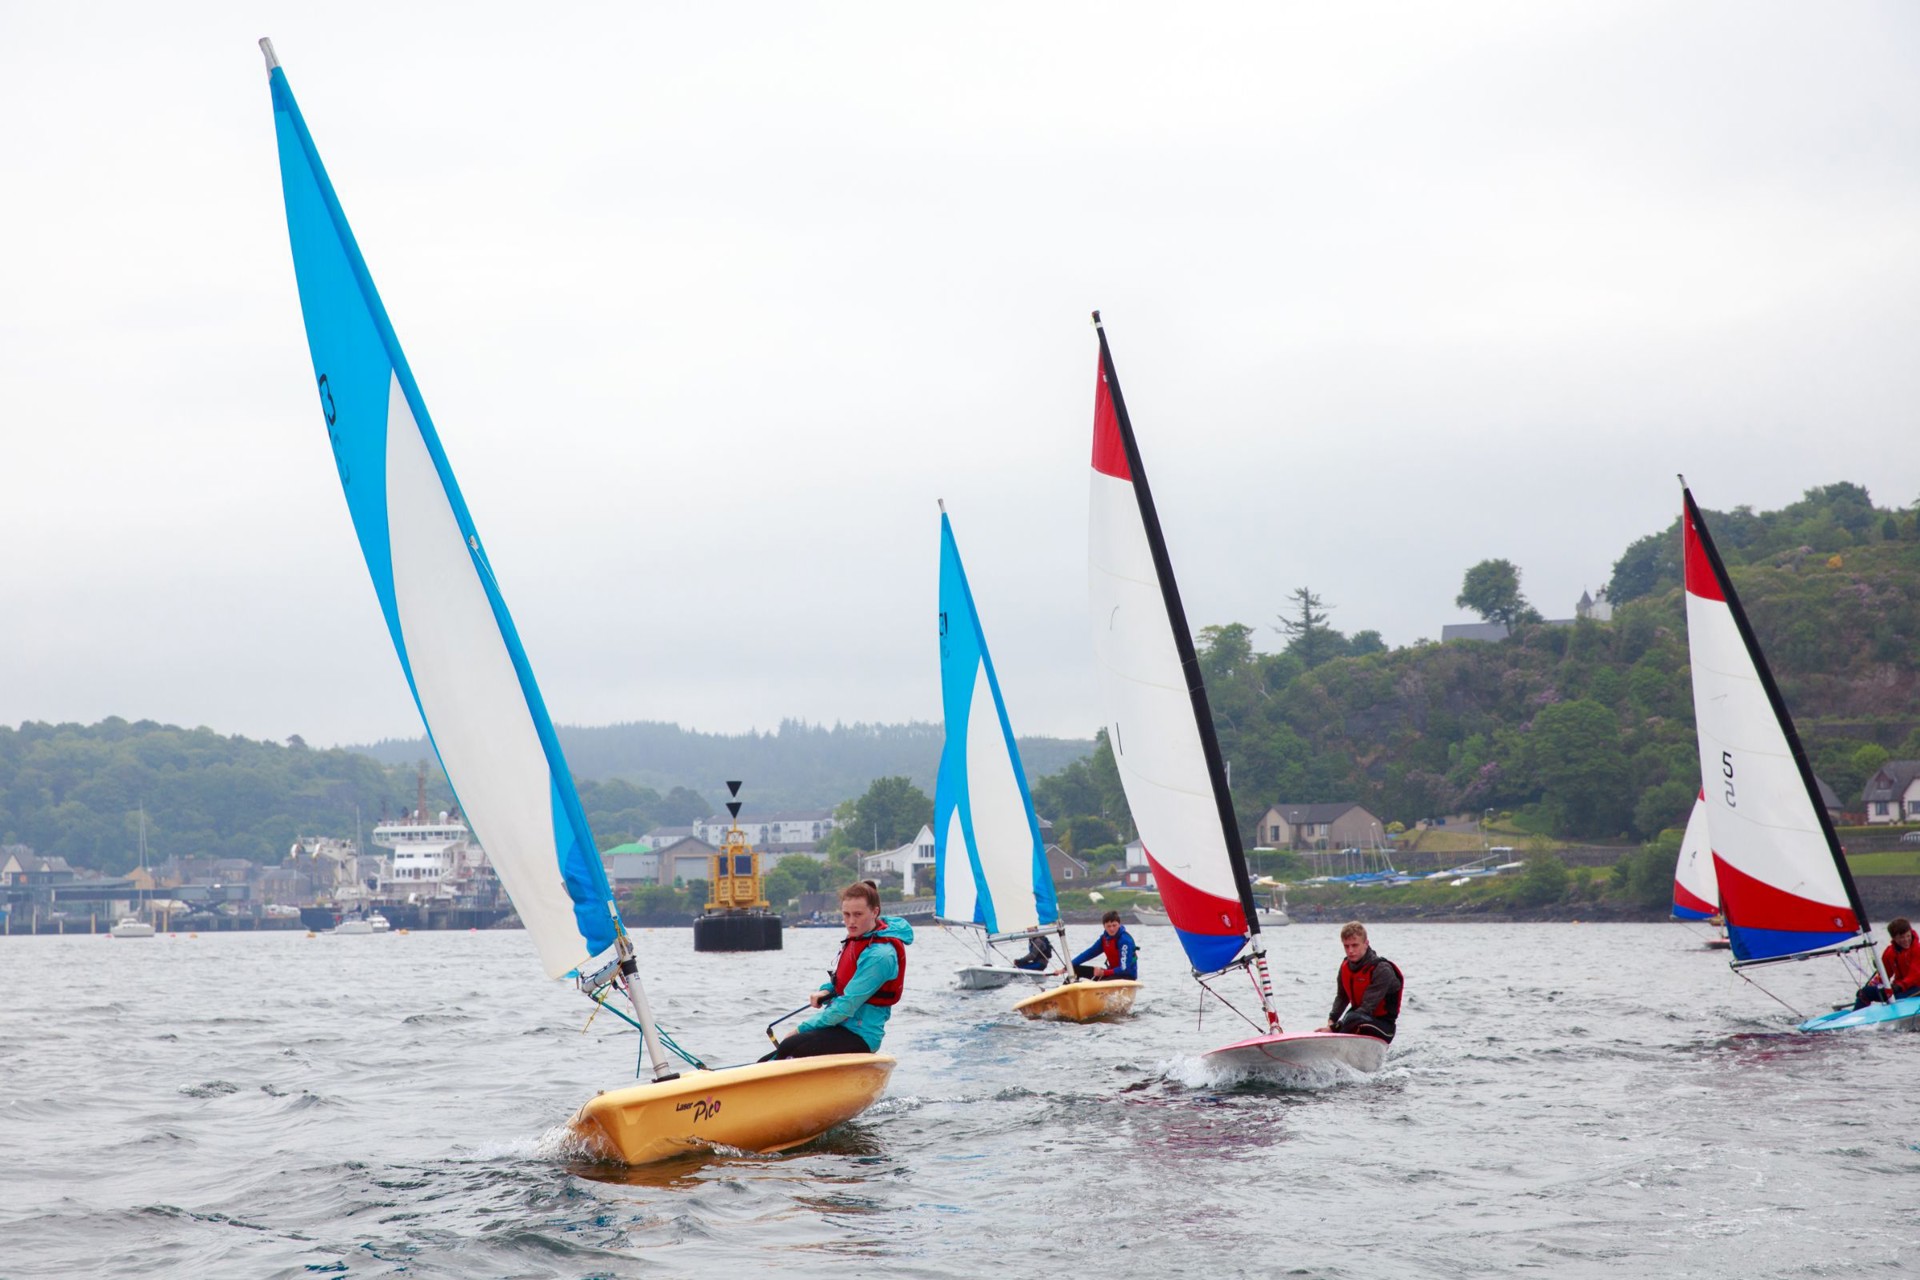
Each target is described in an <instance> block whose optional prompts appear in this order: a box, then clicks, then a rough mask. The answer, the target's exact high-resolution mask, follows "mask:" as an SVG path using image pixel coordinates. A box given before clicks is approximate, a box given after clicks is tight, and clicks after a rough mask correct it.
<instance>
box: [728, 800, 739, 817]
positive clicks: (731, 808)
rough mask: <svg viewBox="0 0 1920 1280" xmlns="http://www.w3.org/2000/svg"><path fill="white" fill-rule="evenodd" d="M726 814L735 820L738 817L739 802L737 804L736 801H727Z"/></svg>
mask: <svg viewBox="0 0 1920 1280" xmlns="http://www.w3.org/2000/svg"><path fill="white" fill-rule="evenodd" d="M727 812H728V813H730V814H732V815H733V816H734V817H736V818H737V817H739V816H740V802H739V801H738V800H729V801H727Z"/></svg>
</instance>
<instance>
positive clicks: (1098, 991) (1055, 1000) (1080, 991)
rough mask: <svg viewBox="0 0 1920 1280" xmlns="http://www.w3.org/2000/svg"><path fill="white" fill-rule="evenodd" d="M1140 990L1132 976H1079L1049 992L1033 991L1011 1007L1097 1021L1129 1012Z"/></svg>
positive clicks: (1058, 1017) (1059, 1019)
mask: <svg viewBox="0 0 1920 1280" xmlns="http://www.w3.org/2000/svg"><path fill="white" fill-rule="evenodd" d="M1139 990H1140V984H1139V982H1137V981H1135V980H1134V979H1132V978H1106V979H1101V978H1079V979H1076V980H1074V981H1072V982H1068V983H1064V984H1063V985H1061V986H1058V987H1055V988H1053V989H1052V990H1050V991H1039V992H1035V993H1034V994H1033V995H1030V996H1028V997H1027V998H1026V999H1024V1000H1020V1001H1016V1002H1015V1003H1014V1006H1013V1007H1014V1009H1015V1011H1017V1012H1019V1013H1021V1014H1024V1015H1025V1016H1027V1017H1029V1018H1038V1019H1043V1020H1050V1021H1056V1022H1098V1021H1101V1020H1102V1019H1105V1018H1124V1017H1126V1016H1127V1015H1128V1014H1130V1013H1132V1012H1133V997H1134V995H1135V993H1137V992H1138V991H1139Z"/></svg>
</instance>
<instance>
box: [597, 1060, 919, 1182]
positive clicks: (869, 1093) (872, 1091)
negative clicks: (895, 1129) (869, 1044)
mask: <svg viewBox="0 0 1920 1280" xmlns="http://www.w3.org/2000/svg"><path fill="white" fill-rule="evenodd" d="M896 1061H897V1060H896V1059H895V1058H893V1057H892V1056H890V1055H888V1054H883V1053H836V1054H827V1055H824V1056H822V1057H817V1058H792V1059H788V1060H786V1061H783V1062H754V1063H749V1064H747V1065H746V1066H741V1067H724V1068H722V1069H721V1070H718V1071H689V1072H687V1073H686V1074H684V1075H682V1076H679V1077H677V1078H675V1079H672V1080H660V1081H651V1082H647V1083H643V1084H635V1085H629V1086H627V1087H626V1088H624V1089H609V1090H607V1091H606V1092H604V1093H599V1094H596V1095H594V1097H593V1098H592V1099H590V1100H589V1101H588V1102H587V1104H586V1105H585V1106H583V1107H581V1108H580V1110H579V1112H578V1113H577V1114H576V1115H575V1116H574V1117H573V1120H572V1121H571V1122H570V1123H569V1125H568V1127H569V1128H570V1129H572V1130H573V1132H574V1134H575V1135H576V1136H577V1137H579V1138H580V1140H581V1141H582V1143H583V1144H584V1145H586V1146H587V1147H588V1148H589V1149H591V1150H592V1151H593V1152H594V1153H595V1154H597V1155H599V1156H601V1157H602V1158H604V1159H608V1160H618V1161H621V1162H623V1163H625V1164H651V1163H652V1162H654V1161H656V1160H669V1159H672V1158H673V1157H675V1156H679V1155H685V1154H686V1153H688V1152H689V1151H696V1150H701V1149H703V1148H708V1147H714V1146H726V1147H737V1148H739V1149H740V1150H743V1151H784V1150H785V1149H787V1148H788V1147H795V1146H799V1145H800V1144H801V1143H803V1142H808V1141H811V1140H812V1139H814V1138H817V1137H819V1136H820V1135H821V1134H823V1133H825V1132H826V1131H827V1130H829V1129H831V1128H833V1126H835V1125H837V1124H840V1123H842V1122H843V1121H846V1120H851V1119H852V1118H853V1117H855V1116H857V1115H859V1114H860V1113H861V1112H862V1111H865V1110H866V1109H867V1108H868V1107H870V1106H872V1105H873V1104H874V1103H875V1102H876V1101H878V1100H879V1098H880V1095H881V1093H883V1092H884V1091H885V1090H886V1087H887V1080H888V1078H889V1077H890V1076H892V1075H893V1068H894V1065H895V1062H896Z"/></svg>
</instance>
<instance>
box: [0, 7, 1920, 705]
mask: <svg viewBox="0 0 1920 1280" xmlns="http://www.w3.org/2000/svg"><path fill="white" fill-rule="evenodd" d="M177 8H178V7H177V6H161V7H156V6H152V5H131V4H128V5H120V6H52V5H35V6H26V5H21V4H16V3H0V118H4V119H5V120H7V121H8V125H7V127H6V128H4V129H0V172H4V173H5V174H6V175H7V180H6V184H5V195H4V198H0V239H3V240H4V243H6V244H7V245H8V246H9V252H8V254H7V255H6V257H5V259H4V260H3V261H0V387H4V388H5V391H6V410H7V413H6V427H5V435H4V439H5V441H6V447H5V453H4V455H0V548H4V550H3V551H0V722H17V721H19V720H22V719H58V720H66V719H79V720H92V719H95V718H97V717H99V716H103V715H108V714H119V715H124V716H128V717H152V718H156V719H164V720H174V721H183V722H186V723H189V724H202V723H204V724H208V725H211V726H213V727H215V728H218V729H221V730H223V731H226V732H234V733H246V734H250V735H258V736H270V737H280V736H284V735H286V734H289V733H294V732H299V733H303V734H305V735H306V736H307V737H308V738H309V739H310V740H312V741H315V742H336V741H352V740H364V739H369V738H376V737H381V736H386V735H411V734H414V733H416V732H417V731H418V722H417V719H416V717H415V713H414V710H413V706H412V702H411V699H410V698H409V697H408V694H407V692H406V687H405V683H404V681H403V679H402V677H401V675H400V673H399V669H398V664H397V663H396V661H395V659H394V657H393V654H392V652H391V648H390V646H389V643H388V640H387V637H386V634H385V631H384V628H383V627H382V625H381V623H380V620H379V614H378V611H377V609H376V607H375V603H374V597H373V593H372V590H371V589H370V587H369V586H368V584H367V582H366V580H365V571H364V569H363V567H362V565H361V562H360V558H359V552H358V549H357V546H356V544H355V541H354V538H353V533H352V529H351V526H350V524H349V522H348V519H347V515H346V510H345V504H344V502H343V500H342V498H341V495H340V492H339V487H338V483H337V481H336V479H335V477H334V473H333V470H332V467H331V465H330V463H329V458H328V454H327V449H326V444H325V438H324V435H323V432H322V430H321V424H320V421H319V415H318V410H317V409H316V402H315V398H314V395H313V391H312V370H311V366H310V364H309V362H308V356H307V351H306V344H305V338H304V333H303V330H302V327H301V321H300V314H299V303H298V299H297V297H296V294H295V291H294V282H293V272H292V268H291V264H290V261H289V258H288V251H287V241H286V229H285V223H284V220H283V215H282V211H281V200H280V189H279V176H278V168H277V162H276V159H275V154H274V139H273V125H272V112H271V109H270V105H269V100H268V93H267V81H266V75H265V72H264V69H263V66H262V63H261V60H260V57H259V55H258V53H257V52H256V50H255V49H254V46H253V42H254V40H255V38H256V37H258V36H261V35H271V36H273V37H274V41H275V45H276V47H277V49H278V51H279V54H280V57H281V60H282V62H283V64H284V65H285V67H286V69H287V72H288V75H289V77H290V79H291V82H292V85H293V88H294V92H295V93H296V95H297V96H298V97H299V99H300V102H301V106H302V108H303V110H304V111H305V113H306V116H307V120H308V123H309V125H310V126H311V128H312V129H313V132H314V135H315V138H316V140H317V142H318V144H319V147H320V150H321V154H322V156H323V157H324V158H325V160H326V162H327V164H328V167H329V169H330V171H331V173H332V176H333V179H334V182H335V184H336V187H337V188H338V190H339V193H340V196H341V200H342V202H343V204H344V205H345V207H346V210H347V214H348V216H349V218H350V219H351V220H352V221H353V225H354V229H355V231H356V233H357V235H358V237H359V239H360V243H361V246H362V248H363V250H364V251H365V253H366V255H367V258H368V262H369V265H370V266H371V268H372V271H373V274H374V278H375V280H376V281H377V282H378V284H379V286H380V288H381V292H382V294H383V296H384V298H385V301H386V303H387V307H388V310H389V312H390V313H391V315H392V317H393V320H394V324H395V327H396V329H397V331H398V333H399V335H400V339H401V342H402V343H403V344H404V346H405V347H406V350H407V353H408V356H409V358H410V360H411V362H412V364H413V367H414V371H415V373H416V375H417V377H418V378H419V381H420V384H421V388H422V391H423V393H424V395H425V397H426V401H427V404H428V406H429V407H430V409H431V410H432V412H433V415H434V418H435V421H436V424H437V425H438V427H439V429H440V432H441V435H442V438H443V440H444V441H445V444H446V447H447V450H448V453H449V456H450V457H451V459H452V461H453V464H454V467H455V468H456V470H457V472H458V473H459V475H460V478H461V483H462V486H463V488H464V490H465V493H466V496H467V499H468V502H469V505H470V506H471V509H472V511H473V513H474V517H475V519H476V521H477V522H478V523H479V525H480V527H481V529H482V530H483V531H484V532H485V535H486V538H487V540H488V549H489V552H490V553H491V555H492V558H493V561H494V563H495V566H496V568H497V570H498V572H499V575H500V578H501V581H502V584H503V586H504V588H505V591H506V594H507V598H508V600H509V602H510V604H511V605H512V607H513V610H514V614H515V617H516V620H517V622H518V624H519V626H520V629H521V632H522V635H523V637H524V638H525V640H526V643H527V648H528V651H529V654H530V655H531V658H532V660H533V663H534V667H535V669H536V671H537V672H538V673H539V676H540V679H541V682H542V685H543V687H544V689H545V691H546V695H547V699H548V702H549V705H550V706H551V708H552V710H553V713H554V716H555V718H556V719H558V720H560V721H562V722H567V723H586V724H600V723H608V722H612V721H617V720H629V719H665V720H677V721H680V722H681V723H683V724H686V725H689V726H692V727H698V728H702V729H708V730H733V729H744V728H747V727H750V726H759V727H761V728H769V727H772V726H773V725H774V724H775V723H776V722H777V721H779V720H780V719H781V718H782V717H787V716H795V717H803V718H807V719H813V720H825V721H832V720H835V719H843V720H856V719H866V720H903V719H908V718H921V719H932V718H936V717H937V716H938V713H939V693H938V673H937V668H936V663H935V652H934V593H935V574H936V569H937V553H938V528H937V514H936V511H935V507H934V499H935V498H936V497H944V498H946V499H947V504H948V508H949V510H950V511H951V512H952V514H953V516H954V520H955V529H956V532H957V534H958V537H959V539H960V545H961V550H962V553H963V554H964V556H965V557H966V560H967V566H968V570H969V573H970V575H971V577H972V582H973V588H974V593H975V597H976V599H977V601H978V603H979V606H980V608H981V611H982V614H983V617H984V619H985V623H986V626H987V630H988V640H989V643H990V645H991V646H992V648H993V651H994V655H995V660H996V663H997V665H998V667H999V671H1000V677H1001V682H1002V685H1003V688H1004V689H1005V691H1006V694H1007V697H1008V702H1009V712H1010V714H1011V716H1012V717H1013V721H1014V725H1015V727H1016V729H1018V730H1019V731H1021V732H1025V733H1059V734H1071V735H1084V734H1087V733H1089V732H1091V730H1092V729H1093V727H1094V726H1095V725H1096V724H1097V723H1098V721H1099V718H1100V712H1099V709H1098V707H1097V705H1096V698H1095V690H1094V683H1093V679H1092V676H1091V674H1090V672H1089V671H1088V657H1089V652H1088V649H1089V646H1088V639H1087V624H1086V620H1085V592H1086V584H1085V554H1086V530H1085V520H1086V485H1087V478H1086V477H1087V452H1088V440H1089V433H1090V418H1091V402H1092V379H1093V365H1094V358H1095V346H1094V339H1093V334H1092V331H1091V330H1090V329H1089V327H1088V325H1087V322H1086V313H1087V311H1088V310H1089V309H1090V308H1092V307H1095V306H1098V307H1100V308H1101V309H1102V310H1103V312H1104V314H1105V316H1106V319H1107V321H1108V326H1109V333H1110V335H1111V339H1112V342H1113V346H1114V352H1115V358H1116V361H1117V363H1118V367H1119V370H1120V376H1121V379H1122V382H1123V385H1124V386H1125V389H1126V392H1127V399H1128V404H1129V407H1130V408H1131V410H1132V412H1133V416H1134V421H1135V426H1136V428H1137V430H1138V432H1139V435H1140V439H1141V446H1142V449H1143V451H1144V453H1145V457H1146V461H1147V466H1148V469H1149V473H1150V475H1151V476H1152V479H1153V483H1154V487H1155V493H1156V497H1157V499H1158V502H1159V505H1160V509H1161V514H1162V520H1163V522H1164V525H1165V527H1166V529H1167V533H1168V539H1169V542H1170V544H1171V549H1172V554H1173V558H1174V564H1175V567H1176V569H1177V571H1178V572H1179V574H1180V579H1181V586H1182V590H1183V592H1184V594H1185V597H1186V602H1187V608H1188V612H1189V615H1190V617H1191V618H1192V620H1193V622H1194V624H1195V625H1196V626H1203V625H1206V624H1208V623H1214V622H1225V621H1235V620H1238V621H1245V622H1249V623H1255V624H1259V625H1260V626H1261V627H1262V628H1263V635H1262V641H1261V643H1262V645H1263V646H1264V647H1272V646H1273V645H1274V644H1275V642H1276V640H1277V637H1275V636H1274V635H1273V634H1272V633H1271V632H1270V631H1266V630H1265V627H1266V625H1267V624H1269V623H1271V622H1272V620H1273V616H1274V614H1275V613H1276V612H1277V611H1278V610H1279V609H1280V608H1281V607H1282V606H1283V602H1284V597H1285V595H1286V593H1287V592H1288V591H1289V590H1290V589H1292V588H1293V587H1295V586H1298V585H1301V584H1307V585H1311V586H1312V587H1313V588H1314V589H1315V590H1317V591H1318V592H1320V593H1321V594H1322V595H1323V597H1324V598H1325V599H1326V600H1327V601H1328V602H1330V603H1332V604H1334V605H1336V606H1338V607H1337V609H1336V611H1335V612H1334V615H1333V621H1334V623H1335V624H1336V625H1337V626H1339V627H1341V628H1342V629H1343V630H1347V631H1354V630H1359V629H1362V628H1374V629H1377V630H1379V631H1380V632H1382V633H1383V634H1384V636H1385V637H1386V639H1387V640H1388V641H1389V642H1390V643H1394V644H1404V643H1408V642H1411V641H1413V640H1415V639H1417V638H1419V637H1422V636H1437V635H1438V634H1439V629H1440V626H1441V625H1442V624H1443V623H1444V622H1447V621H1452V620H1457V619H1459V618H1460V617H1461V611H1459V610H1458V609H1456V608H1455V607H1454V606H1453V603H1452V602H1453V597H1454V595H1455V594H1456V593H1457V591H1458V590H1459V585H1460V578H1461V575H1462V574H1463V573H1464V571H1465V570H1466V568H1467V567H1468V566H1469V565H1471V564H1473V563H1474V562H1476V561H1478V560H1480V559H1483V558H1486V557H1489V556H1504V557H1507V558H1509V559H1512V560H1514V561H1515V562H1516V563H1518V564H1519V565H1520V566H1521V568H1522V569H1523V571H1524V573H1525V580H1524V587H1525V589H1526V591H1527V592H1528V594H1529V596H1530V597H1531V598H1532V599H1533V600H1534V602H1535V603H1536V604H1537V605H1539V606H1540V607H1541V608H1542V609H1543V610H1544V611H1545V612H1546V613H1548V614H1549V615H1550V616H1564V615H1565V614H1566V613H1567V612H1569V611H1570V608H1571V605H1572V602H1573V600H1574V598H1575V597H1577V596H1578V595H1579V593H1580V591H1581V590H1582V588H1583V587H1584V588H1592V587H1597V586H1598V585H1600V584H1601V583H1602V582H1604V581H1605V579H1606V577H1607V574H1608V572H1609V570H1610V567H1611V562H1612V560H1613V558H1614V557H1615V556H1617V555H1618V553H1619V552H1620V550H1621V549H1622V547H1623V546H1624V545H1625V544H1626V542H1627V541H1629V540H1630V539H1632V538H1634V537H1636V536H1638V535H1640V534H1643V533H1646V532H1649V531H1651V530H1653V529H1655V528H1657V527H1660V526H1662V525H1664V524H1665V523H1666V522H1668V521H1669V520H1671V519H1672V517H1673V515H1674V513H1675V511H1676V510H1677V509H1678V501H1679V498H1678V493H1677V489H1676V486H1675V484H1674V482H1673V478H1672V477H1673V473H1674V472H1675V471H1685V472H1686V473H1687V475H1688V478H1689V479H1690V480H1691V481H1692V482H1693V484H1694V487H1695V491H1696V493H1697V495H1698V496H1699V498H1700V500H1701V501H1702V502H1703V503H1704V504H1706V505H1707V506H1709V507H1719V508H1726V507H1731V506H1734V505H1737V504H1741V503H1749V504H1752V505H1754V506H1756V507H1770V506H1777V505H1780V504H1782V503H1784V502H1786V501H1789V500H1791V499H1793V498H1794V497H1796V496H1798V494H1799V493H1800V492H1801V491H1802V490H1803V489H1805V488H1807V487H1808V486H1810V485H1814V484H1824V483H1828V482H1831V481H1834V480H1839V479H1851V480H1856V481H1859V482H1861V483H1864V484H1866V485H1867V486H1868V487H1869V488H1870V490H1871V491H1872V492H1873V494H1874V497H1875V498H1876V500H1878V501H1880V502H1881V503H1883V504H1885V503H1889V502H1894V503H1902V504H1904V503H1906V502H1909V501H1912V500H1913V499H1914V498H1916V497H1920V455H1917V454H1916V452H1915V451H1914V450H1913V449H1912V448H1911V447H1910V446H1911V442H1912V441H1913V440H1914V438H1915V432H1914V425H1915V418H1916V413H1915V405H1916V403H1920V396H1917V395H1916V393H1917V392H1920V372H1917V371H1916V367H1915V358H1914V355H1913V353H1914V350H1915V335H1916V333H1917V332H1920V323H1917V322H1920V75H1917V74H1916V72H1920V12H1917V11H1915V10H1914V9H1913V8H1912V7H1910V6H1906V5H1899V4H1850V5H1844V6H1817V7H1816V6H1804V5H1788V4H1753V3H1740V4H1691V5H1671V4H1630V3H1606V4H1595V5H1576V4H1556V5H1540V4H1537V3H1514V4H1461V5H1445V6H1441V5H1427V4H1410V5H1366V6H1331V5H1306V4H1256V5H1247V6H1209V7H1198V8H1193V7H1178V9H1177V11H1176V7H1175V6H1168V5H1145V6H1122V5H1113V4H1091V5H1032V4H1013V5H1004V6H991V5H989V6H982V5H945V6H938V7H935V6H929V5H904V4H892V3H889V4H872V5H845V4H843V5H831V6H828V5H802V4H790V3H779V4H767V5H726V4H709V5H679V6H673V7H670V8H668V7H662V6H658V5H644V6H632V5H621V6H614V5H606V6H594V5H581V6H569V7H567V8H565V9H563V10H560V11H556V12H554V13H551V14H541V15H539V16H538V17H537V18H536V17H531V16H529V12H530V11H528V10H526V9H525V7H524V6H506V5H497V6H484V5H444V6H434V5H406V6H397V5H373V4H335V5H328V6H322V7H314V6H293V5H273V4H269V5H261V4H248V5H238V4H235V5H199V6H194V7H193V12H192V13H190V14H186V15H182V14H181V13H179V12H177V11H176V10H177Z"/></svg>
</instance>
